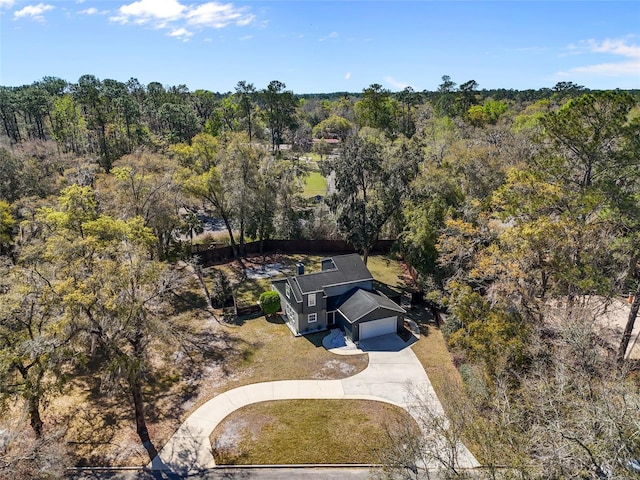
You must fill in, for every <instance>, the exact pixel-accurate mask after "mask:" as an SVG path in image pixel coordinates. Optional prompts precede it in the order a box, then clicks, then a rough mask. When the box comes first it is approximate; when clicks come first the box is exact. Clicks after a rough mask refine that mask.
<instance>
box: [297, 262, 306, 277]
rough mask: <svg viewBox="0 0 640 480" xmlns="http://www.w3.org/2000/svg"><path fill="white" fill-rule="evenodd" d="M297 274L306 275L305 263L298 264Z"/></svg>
mask: <svg viewBox="0 0 640 480" xmlns="http://www.w3.org/2000/svg"><path fill="white" fill-rule="evenodd" d="M296 274H297V275H304V263H302V262H298V263H296Z"/></svg>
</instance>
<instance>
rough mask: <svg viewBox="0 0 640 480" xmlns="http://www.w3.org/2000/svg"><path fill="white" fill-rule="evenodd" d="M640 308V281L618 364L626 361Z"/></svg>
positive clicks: (619, 352) (621, 343)
mask: <svg viewBox="0 0 640 480" xmlns="http://www.w3.org/2000/svg"><path fill="white" fill-rule="evenodd" d="M639 309H640V282H638V287H637V288H636V293H635V296H634V297H633V303H632V304H631V310H630V311H629V317H628V318H627V324H626V326H625V327H624V333H623V334H622V340H621V341H620V348H618V356H617V361H618V365H621V364H622V363H623V362H624V357H625V355H626V353H627V348H628V347H629V341H630V340H631V332H633V327H634V325H635V323H636V318H637V317H638V310H639Z"/></svg>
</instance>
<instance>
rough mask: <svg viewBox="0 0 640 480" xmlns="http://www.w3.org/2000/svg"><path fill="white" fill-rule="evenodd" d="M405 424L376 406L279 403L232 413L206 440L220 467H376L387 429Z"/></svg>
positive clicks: (395, 412)
mask: <svg viewBox="0 0 640 480" xmlns="http://www.w3.org/2000/svg"><path fill="white" fill-rule="evenodd" d="M407 421H409V422H412V423H413V419H412V418H411V417H410V416H409V414H408V413H406V412H405V411H404V410H403V409H401V408H400V407H396V406H395V405H389V404H386V403H382V402H372V401H366V400H280V401H273V402H264V403H257V404H254V405H249V406H247V407H244V408H242V409H240V410H236V411H235V412H233V413H232V414H231V415H229V416H228V417H227V418H226V419H225V421H224V422H223V423H222V424H221V425H219V426H218V428H216V429H215V430H214V432H213V433H212V434H211V437H210V438H211V445H213V449H214V457H215V459H216V463H217V464H222V465H229V464H243V465H265V464H270V465H274V464H331V463H379V462H380V459H381V457H380V452H383V451H386V450H387V449H388V448H389V446H390V442H391V437H390V436H389V435H388V431H389V430H390V429H391V430H393V428H397V427H398V426H399V425H406V422H407ZM416 428H417V425H416Z"/></svg>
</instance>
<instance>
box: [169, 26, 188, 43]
mask: <svg viewBox="0 0 640 480" xmlns="http://www.w3.org/2000/svg"><path fill="white" fill-rule="evenodd" d="M168 35H169V36H170V37H174V38H177V39H179V40H182V41H183V42H188V41H189V38H191V37H192V36H193V32H190V31H189V30H187V29H186V28H177V29H175V30H172V31H171V32H169V34H168Z"/></svg>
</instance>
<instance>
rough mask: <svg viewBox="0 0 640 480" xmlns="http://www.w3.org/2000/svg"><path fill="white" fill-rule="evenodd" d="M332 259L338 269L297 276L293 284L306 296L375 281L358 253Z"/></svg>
mask: <svg viewBox="0 0 640 480" xmlns="http://www.w3.org/2000/svg"><path fill="white" fill-rule="evenodd" d="M331 259H332V260H333V264H334V265H335V267H336V268H332V269H329V270H324V271H322V272H314V273H306V274H304V275H297V276H295V277H293V281H292V282H291V283H292V284H294V283H295V284H297V285H298V286H299V287H300V292H301V293H303V294H304V293H310V292H318V291H321V290H323V289H324V288H325V287H330V286H332V285H343V284H346V283H353V282H362V281H366V280H373V276H372V275H371V272H370V271H369V269H368V268H367V266H366V265H365V264H364V262H363V261H362V259H361V258H360V255H358V254H357V253H352V254H349V255H338V256H335V257H331Z"/></svg>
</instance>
